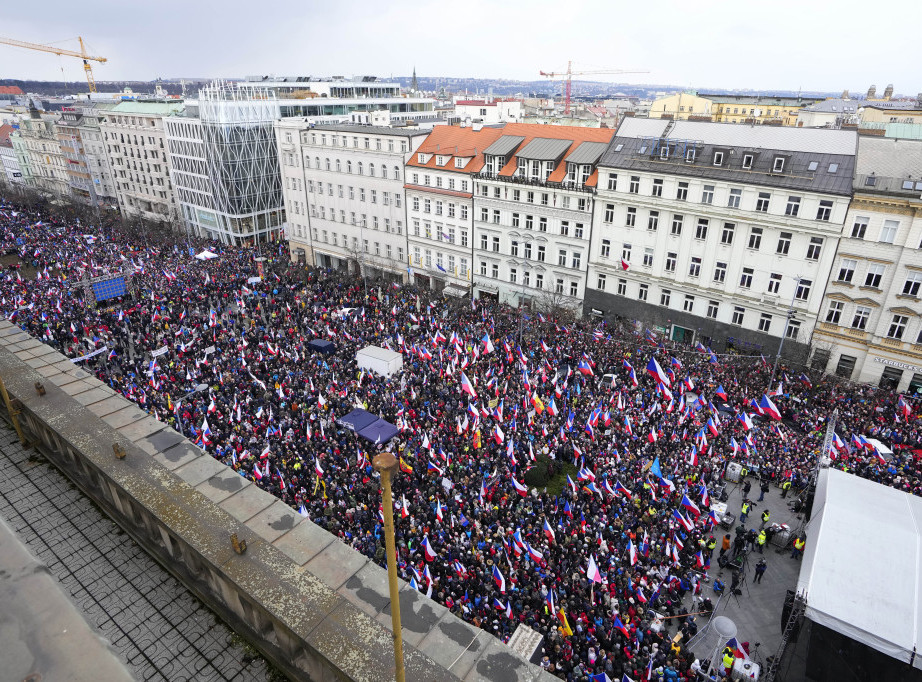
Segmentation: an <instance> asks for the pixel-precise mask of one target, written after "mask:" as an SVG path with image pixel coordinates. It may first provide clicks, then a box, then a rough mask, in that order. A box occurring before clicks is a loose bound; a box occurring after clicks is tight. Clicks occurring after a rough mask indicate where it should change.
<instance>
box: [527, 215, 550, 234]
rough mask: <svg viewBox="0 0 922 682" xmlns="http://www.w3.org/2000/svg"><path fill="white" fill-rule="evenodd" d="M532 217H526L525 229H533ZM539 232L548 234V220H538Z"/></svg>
mask: <svg viewBox="0 0 922 682" xmlns="http://www.w3.org/2000/svg"><path fill="white" fill-rule="evenodd" d="M531 225H532V222H531V216H525V229H527V230H530V229H531ZM538 232H547V218H538Z"/></svg>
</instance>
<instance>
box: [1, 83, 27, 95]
mask: <svg viewBox="0 0 922 682" xmlns="http://www.w3.org/2000/svg"><path fill="white" fill-rule="evenodd" d="M21 94H23V92H22V88H20V87H19V86H18V85H0V95H21Z"/></svg>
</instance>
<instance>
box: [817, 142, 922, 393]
mask: <svg viewBox="0 0 922 682" xmlns="http://www.w3.org/2000/svg"><path fill="white" fill-rule="evenodd" d="M854 193H855V194H854V199H853V200H852V204H851V207H850V208H849V211H848V218H847V219H846V221H845V225H844V226H843V230H842V238H841V240H840V242H839V250H838V253H837V254H836V260H835V262H834V263H833V267H832V270H831V272H830V276H829V283H828V285H827V286H826V295H825V297H824V299H823V308H822V311H821V314H822V317H821V318H820V319H821V321H820V324H819V326H818V328H817V331H816V334H815V335H814V337H813V345H814V352H813V359H812V361H811V364H812V366H814V367H815V368H817V369H825V370H827V371H829V372H835V373H836V374H838V375H839V376H841V377H844V378H846V379H852V380H855V381H861V382H870V383H874V384H876V385H879V386H881V387H884V388H892V389H896V390H899V391H901V392H906V391H908V392H909V393H911V394H914V395H916V396H920V395H922V301H920V298H922V199H920V197H922V141H918V140H895V139H887V138H880V137H861V138H860V139H859V142H858V159H857V167H856V174H855V181H854Z"/></svg>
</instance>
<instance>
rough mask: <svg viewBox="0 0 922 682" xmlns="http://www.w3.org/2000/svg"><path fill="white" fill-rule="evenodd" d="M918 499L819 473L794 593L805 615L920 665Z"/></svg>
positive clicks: (921, 504)
mask: <svg viewBox="0 0 922 682" xmlns="http://www.w3.org/2000/svg"><path fill="white" fill-rule="evenodd" d="M920 522H922V498H919V497H915V496H913V495H910V494H908V493H904V492H901V491H899V490H896V489H895V488H890V487H888V486H884V485H881V484H880V483H874V482H873V481H868V480H865V479H863V478H859V477H857V476H853V475H852V474H847V473H845V472H842V471H838V470H836V469H823V470H822V471H820V475H819V478H818V480H817V486H816V498H815V500H814V502H813V514H812V516H811V518H810V523H809V525H808V526H807V532H808V535H807V545H806V547H805V553H804V558H803V566H801V569H800V578H799V579H798V582H797V591H798V592H804V593H805V594H806V599H807V609H806V616H807V618H809V619H810V620H812V621H813V622H815V623H819V624H820V625H824V626H826V627H828V628H830V629H832V630H835V631H836V632H839V633H841V634H843V635H845V636H846V637H850V638H851V639H854V640H856V641H859V642H861V643H863V644H865V645H867V646H869V647H871V648H873V649H876V650H878V651H880V652H883V653H885V654H887V655H888V656H892V657H893V658H895V659H898V660H900V661H903V662H905V663H908V662H909V661H910V660H911V659H913V658H914V661H913V667H915V668H917V669H922V656H913V651H914V649H915V648H916V647H917V646H919V645H920V642H919V639H920V633H922V572H920V560H922V529H920Z"/></svg>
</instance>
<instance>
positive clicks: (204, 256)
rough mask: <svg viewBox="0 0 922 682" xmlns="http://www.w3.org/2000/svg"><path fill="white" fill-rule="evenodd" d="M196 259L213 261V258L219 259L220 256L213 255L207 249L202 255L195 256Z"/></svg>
mask: <svg viewBox="0 0 922 682" xmlns="http://www.w3.org/2000/svg"><path fill="white" fill-rule="evenodd" d="M195 257H196V258H198V259H199V260H211V259H212V258H217V257H218V254H216V253H213V252H211V251H209V250H208V249H205V250H204V251H202V252H201V253H197V254H195Z"/></svg>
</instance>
